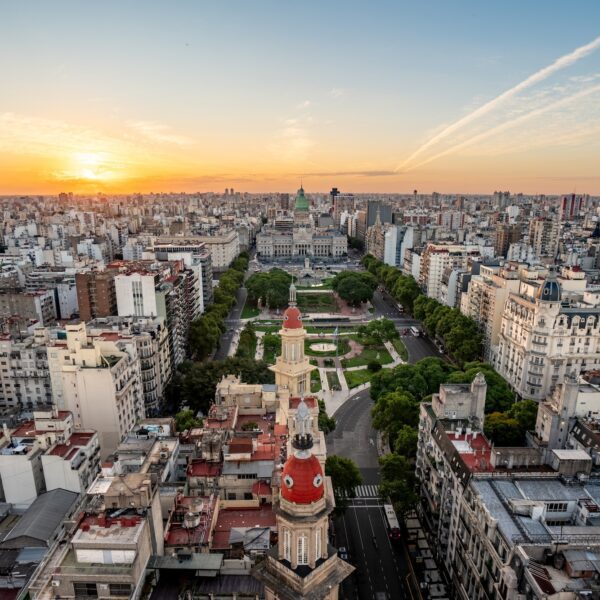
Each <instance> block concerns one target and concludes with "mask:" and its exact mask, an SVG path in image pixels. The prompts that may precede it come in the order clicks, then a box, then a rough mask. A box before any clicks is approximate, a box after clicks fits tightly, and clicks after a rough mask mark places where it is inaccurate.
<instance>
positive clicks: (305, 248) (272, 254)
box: [256, 188, 348, 261]
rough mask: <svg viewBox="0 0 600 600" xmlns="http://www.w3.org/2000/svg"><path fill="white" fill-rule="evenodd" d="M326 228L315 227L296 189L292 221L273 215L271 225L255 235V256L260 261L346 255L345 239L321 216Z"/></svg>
mask: <svg viewBox="0 0 600 600" xmlns="http://www.w3.org/2000/svg"><path fill="white" fill-rule="evenodd" d="M322 217H323V219H321V220H322V222H323V224H324V225H326V226H323V227H321V226H319V227H315V226H314V224H313V220H312V217H311V214H310V207H309V202H308V198H307V197H306V195H305V194H304V189H303V188H300V189H299V190H298V194H297V195H296V200H295V204H294V212H293V218H291V217H290V216H288V215H276V216H275V217H274V219H273V222H272V226H271V227H267V228H263V230H262V231H261V232H260V233H258V234H257V235H256V255H257V257H258V258H259V259H260V260H265V261H270V260H301V259H304V258H305V257H312V258H315V259H317V260H323V261H327V260H333V261H337V260H340V259H342V258H343V257H344V256H346V254H347V253H348V239H347V237H346V236H345V235H343V234H342V233H340V231H339V230H338V229H334V228H333V224H332V223H329V220H330V217H329V215H328V214H327V215H325V216H323V215H322Z"/></svg>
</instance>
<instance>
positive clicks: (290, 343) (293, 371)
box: [270, 283, 316, 396]
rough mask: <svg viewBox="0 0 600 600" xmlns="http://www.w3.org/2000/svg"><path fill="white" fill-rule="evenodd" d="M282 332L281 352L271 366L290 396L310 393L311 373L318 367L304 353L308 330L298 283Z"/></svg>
mask: <svg viewBox="0 0 600 600" xmlns="http://www.w3.org/2000/svg"><path fill="white" fill-rule="evenodd" d="M279 335H280V336H281V356H278V357H277V360H276V361H275V364H274V365H273V366H272V367H270V369H271V371H273V372H274V373H275V384H276V385H277V387H278V388H285V389H287V390H288V392H289V395H290V396H304V395H305V394H309V393H310V373H311V371H313V370H314V369H315V368H316V367H313V366H312V365H311V364H310V361H309V359H308V358H307V357H306V356H305V355H304V341H305V339H306V330H305V329H304V326H303V325H302V314H301V313H300V309H299V308H298V307H297V306H296V286H295V285H294V284H293V283H292V285H291V286H290V301H289V306H288V307H287V308H286V309H285V311H284V313H283V323H282V327H281V329H280V331H279Z"/></svg>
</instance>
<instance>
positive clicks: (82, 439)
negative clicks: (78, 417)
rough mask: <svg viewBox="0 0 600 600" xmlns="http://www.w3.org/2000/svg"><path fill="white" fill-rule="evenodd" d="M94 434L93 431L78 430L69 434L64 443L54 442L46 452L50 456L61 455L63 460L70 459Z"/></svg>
mask: <svg viewBox="0 0 600 600" xmlns="http://www.w3.org/2000/svg"><path fill="white" fill-rule="evenodd" d="M94 435H95V433H94V432H93V431H89V432H82V431H78V432H76V433H74V434H73V435H71V437H70V438H69V441H68V442H67V443H66V444H56V446H54V448H52V449H51V450H50V452H48V454H49V455H50V456H62V457H63V458H64V459H65V460H70V459H71V458H73V456H75V455H76V454H77V453H78V452H79V449H80V448H83V447H85V446H87V445H88V444H89V443H90V441H91V439H92V438H93V437H94Z"/></svg>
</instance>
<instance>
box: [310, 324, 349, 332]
mask: <svg viewBox="0 0 600 600" xmlns="http://www.w3.org/2000/svg"><path fill="white" fill-rule="evenodd" d="M304 329H306V333H325V334H328V333H335V329H336V328H335V327H319V325H307V326H305V327H304ZM337 330H338V333H340V334H342V333H356V329H354V328H353V327H352V326H351V325H340V326H339V327H338V328H337Z"/></svg>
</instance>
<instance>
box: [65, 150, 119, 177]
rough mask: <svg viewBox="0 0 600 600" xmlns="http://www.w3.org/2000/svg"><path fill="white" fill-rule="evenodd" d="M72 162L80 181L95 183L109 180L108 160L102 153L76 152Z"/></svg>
mask: <svg viewBox="0 0 600 600" xmlns="http://www.w3.org/2000/svg"><path fill="white" fill-rule="evenodd" d="M73 160H74V162H75V164H76V165H77V167H76V170H77V173H78V175H79V177H81V179H87V180H89V181H97V180H99V179H109V178H110V171H109V170H108V166H109V164H108V159H107V157H106V155H105V153H103V152H78V153H77V154H75V155H74V156H73Z"/></svg>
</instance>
